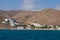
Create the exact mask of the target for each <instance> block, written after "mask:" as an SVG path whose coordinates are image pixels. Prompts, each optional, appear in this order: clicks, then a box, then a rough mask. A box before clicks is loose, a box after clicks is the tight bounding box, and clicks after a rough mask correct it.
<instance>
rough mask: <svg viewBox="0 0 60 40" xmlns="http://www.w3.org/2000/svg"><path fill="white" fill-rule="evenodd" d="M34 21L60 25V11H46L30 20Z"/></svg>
mask: <svg viewBox="0 0 60 40" xmlns="http://www.w3.org/2000/svg"><path fill="white" fill-rule="evenodd" d="M32 20H35V22H37V23H41V24H47V25H60V11H58V10H55V9H45V10H42V11H40V12H39V14H37V15H35V16H33V17H32V18H30V21H32Z"/></svg>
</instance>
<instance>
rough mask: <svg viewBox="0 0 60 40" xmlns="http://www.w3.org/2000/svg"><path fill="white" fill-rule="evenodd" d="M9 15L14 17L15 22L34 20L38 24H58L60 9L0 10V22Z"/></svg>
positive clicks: (59, 22) (59, 21)
mask: <svg viewBox="0 0 60 40" xmlns="http://www.w3.org/2000/svg"><path fill="white" fill-rule="evenodd" d="M7 14H8V15H7ZM9 17H11V18H13V19H15V20H16V21H17V22H26V21H32V22H33V21H35V22H36V23H40V24H47V25H60V11H59V10H55V9H44V10H41V11H20V10H17V11H3V10H0V23H1V21H2V20H4V19H5V18H9Z"/></svg>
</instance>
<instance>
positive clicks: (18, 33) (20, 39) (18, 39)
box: [0, 30, 60, 40]
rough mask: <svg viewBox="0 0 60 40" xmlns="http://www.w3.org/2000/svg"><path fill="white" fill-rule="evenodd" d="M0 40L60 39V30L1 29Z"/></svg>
mask: <svg viewBox="0 0 60 40" xmlns="http://www.w3.org/2000/svg"><path fill="white" fill-rule="evenodd" d="M0 40H60V30H0Z"/></svg>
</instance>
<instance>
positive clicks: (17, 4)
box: [0, 0, 60, 11]
mask: <svg viewBox="0 0 60 40" xmlns="http://www.w3.org/2000/svg"><path fill="white" fill-rule="evenodd" d="M45 8H54V9H57V10H60V0H0V9H1V10H33V11H39V10H42V9H45Z"/></svg>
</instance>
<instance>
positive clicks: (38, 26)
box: [0, 18, 60, 30]
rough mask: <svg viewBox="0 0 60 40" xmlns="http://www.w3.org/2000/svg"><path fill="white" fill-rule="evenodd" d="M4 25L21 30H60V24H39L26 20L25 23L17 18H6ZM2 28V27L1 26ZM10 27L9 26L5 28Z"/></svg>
mask: <svg viewBox="0 0 60 40" xmlns="http://www.w3.org/2000/svg"><path fill="white" fill-rule="evenodd" d="M2 24H3V25H10V26H12V28H10V29H19V30H25V29H26V30H59V29H60V26H53V25H46V24H39V23H34V22H29V21H28V22H25V23H18V22H16V20H14V19H12V18H6V19H4V20H3V21H2ZM0 29H1V28H0ZM5 29H8V28H5Z"/></svg>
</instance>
